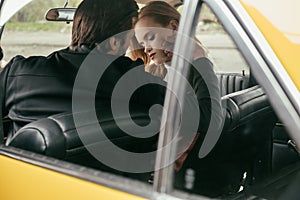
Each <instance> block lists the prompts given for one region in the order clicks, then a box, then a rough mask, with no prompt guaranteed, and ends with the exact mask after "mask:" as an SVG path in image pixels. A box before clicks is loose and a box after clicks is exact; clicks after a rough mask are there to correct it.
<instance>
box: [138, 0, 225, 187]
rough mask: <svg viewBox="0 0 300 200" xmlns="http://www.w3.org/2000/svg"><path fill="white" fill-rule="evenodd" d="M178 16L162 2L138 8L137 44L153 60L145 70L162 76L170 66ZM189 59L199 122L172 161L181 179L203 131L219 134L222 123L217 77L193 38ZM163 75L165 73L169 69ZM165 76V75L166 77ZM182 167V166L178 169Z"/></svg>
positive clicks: (204, 53)
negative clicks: (190, 57) (177, 156)
mask: <svg viewBox="0 0 300 200" xmlns="http://www.w3.org/2000/svg"><path fill="white" fill-rule="evenodd" d="M179 20H180V13H179V12H178V11H177V10H176V9H175V8H173V7H172V6H170V5H169V4H167V3H165V2H161V1H154V2H150V3H149V4H147V5H146V6H145V7H143V8H142V9H141V10H140V13H139V17H138V20H137V22H136V24H135V31H136V39H137V41H138V43H139V45H140V46H142V47H143V48H144V53H146V54H147V55H148V57H150V59H151V61H152V63H154V64H155V65H153V64H152V66H151V64H150V66H151V67H148V68H146V70H147V71H148V72H151V73H153V74H155V75H157V74H158V76H160V77H162V76H164V74H161V73H160V72H163V70H162V69H163V68H166V69H167V70H168V69H169V68H170V63H171V60H172V56H173V53H172V50H173V46H174V42H175V38H176V31H177V30H178V25H179ZM135 55H136V56H137V55H138V54H135ZM192 60H193V62H192V67H191V70H190V72H189V75H188V81H189V84H190V85H191V86H192V88H193V89H194V92H195V94H196V96H197V100H198V105H199V110H200V122H199V127H198V135H197V136H196V137H195V138H194V141H193V142H192V144H191V146H190V147H189V148H188V149H187V150H186V151H185V152H184V153H183V154H182V155H181V156H180V157H179V158H178V159H177V162H176V163H175V164H176V165H175V171H177V172H178V173H179V174H181V175H180V176H181V177H183V179H184V177H185V173H186V172H185V170H186V169H187V166H189V167H192V166H190V163H191V162H192V160H195V159H196V158H198V153H199V149H200V147H201V145H202V142H203V140H204V138H205V137H206V134H207V133H208V135H209V134H218V135H217V138H218V136H219V135H220V133H221V127H222V125H223V120H222V119H223V117H222V109H221V103H220V102H221V101H220V98H221V97H220V90H219V86H218V79H217V77H216V74H215V73H214V70H213V64H212V62H211V61H210V60H209V59H208V58H207V52H206V50H205V48H204V47H203V46H202V45H201V43H200V42H199V41H198V40H196V41H195V50H194V53H193V56H192ZM152 68H154V69H152ZM157 72H158V73H157ZM166 75H167V76H168V72H167V74H166ZM170 78H171V77H170ZM165 80H166V81H167V80H168V79H167V78H165ZM215 136H216V135H215ZM185 165H186V166H185ZM181 168H182V170H180V169H181ZM177 177H178V176H177ZM181 182H182V183H183V182H184V181H181ZM184 185H185V184H184V183H183V185H181V186H182V187H184Z"/></svg>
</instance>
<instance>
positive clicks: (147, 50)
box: [144, 45, 152, 53]
mask: <svg viewBox="0 0 300 200" xmlns="http://www.w3.org/2000/svg"><path fill="white" fill-rule="evenodd" d="M151 50H152V48H151V46H149V45H145V50H144V52H145V53H150V51H151Z"/></svg>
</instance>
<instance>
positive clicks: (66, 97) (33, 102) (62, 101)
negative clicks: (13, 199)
mask: <svg viewBox="0 0 300 200" xmlns="http://www.w3.org/2000/svg"><path fill="white" fill-rule="evenodd" d="M179 19H180V14H179V13H178V11H177V10H176V9H174V8H173V7H172V6H170V5H169V4H167V3H164V2H151V3H149V4H148V5H146V6H145V7H143V8H142V9H141V10H140V12H139V13H138V6H137V4H136V2H135V1H134V0H122V1H120V0H83V1H82V2H81V4H80V5H79V6H78V8H77V10H76V13H75V16H74V21H73V28H72V41H71V44H70V46H69V47H68V48H66V49H62V50H59V51H56V52H53V53H52V54H50V55H49V56H47V57H44V56H31V57H28V58H24V57H23V56H16V57H14V58H13V59H12V60H11V61H10V62H9V63H7V65H6V67H5V68H4V69H3V70H2V72H1V74H0V80H1V86H2V88H1V89H2V91H1V93H2V94H4V98H3V102H2V105H3V108H2V116H8V118H9V119H10V123H9V124H8V127H5V128H6V129H5V130H7V131H6V134H8V137H11V136H12V135H13V134H14V133H15V132H16V131H18V130H19V129H20V128H22V127H23V126H24V125H26V124H28V123H30V122H33V121H36V120H38V119H41V118H45V117H48V116H50V115H53V114H58V113H62V112H66V111H72V97H74V96H73V94H74V91H75V92H76V91H77V94H82V95H81V97H80V96H77V97H76V98H82V99H84V98H85V97H92V98H95V106H96V107H97V106H101V105H105V106H107V108H108V109H110V108H111V106H112V103H111V102H112V98H113V97H116V98H117V99H118V100H124V101H126V98H127V97H125V96H126V87H127V86H128V87H133V86H134V85H136V91H135V92H134V93H133V94H132V96H131V97H130V99H127V100H128V102H129V104H130V105H127V106H134V105H137V106H141V107H144V108H146V109H150V108H151V106H153V105H155V104H160V105H163V103H164V96H165V91H166V82H167V81H168V80H170V79H171V78H172V77H170V76H171V75H172V73H170V72H169V73H168V71H170V65H171V64H170V63H171V60H172V56H173V53H172V50H173V46H174V42H175V38H176V31H177V30H178V25H179ZM134 29H135V31H134ZM159 30H165V31H159ZM129 46H130V48H129V49H131V50H132V51H131V52H129V53H128V51H127V49H128V47H129ZM136 47H138V48H136ZM126 52H127V55H129V56H125V54H126ZM206 54H207V53H206V50H205V48H203V47H202V45H201V43H200V42H199V41H196V42H195V50H194V53H193V55H192V58H193V62H192V65H193V67H192V68H191V70H190V72H189V76H188V77H187V79H188V81H189V84H190V85H191V88H192V89H193V92H194V96H195V97H196V99H197V105H196V106H197V109H199V113H200V118H199V122H198V129H197V132H198V134H196V136H195V137H194V139H193V140H194V141H193V142H191V145H190V146H188V147H186V149H185V151H184V153H182V154H181V155H178V159H177V162H176V165H175V170H176V171H179V170H180V168H181V167H182V164H183V163H184V162H183V161H184V160H186V159H187V157H188V156H190V155H188V153H187V152H190V154H193V153H192V152H191V150H192V149H193V147H197V148H196V150H194V154H195V155H196V154H197V152H198V151H199V147H200V145H201V142H202V141H203V138H204V137H205V134H206V132H207V130H208V128H209V124H210V123H211V120H212V118H213V117H212V113H213V112H214V111H215V112H217V113H221V104H220V92H219V86H218V81H217V77H216V75H215V73H214V70H213V65H212V62H211V61H210V60H209V59H208V58H207V55H206ZM82 68H85V70H82ZM79 73H81V75H80V76H81V77H85V79H84V80H85V81H83V82H84V83H82V84H77V86H78V85H79V86H78V87H76V88H74V84H75V83H76V81H78V80H77V78H78V76H79V75H78V74H79ZM82 73H83V75H82ZM127 73H132V74H131V75H129V77H130V81H129V82H128V83H127V85H126V84H125V85H121V86H120V84H118V82H119V81H120V80H122V78H124V76H127V75H126V74H127ZM96 75H97V76H98V75H101V77H97V78H96V79H97V80H96V83H97V86H96V87H93V86H91V87H90V86H89V84H92V83H93V82H94V83H95V80H94V78H93V77H95V76H96ZM94 83H93V84H94ZM141 84H144V86H143V87H140V86H141ZM132 85H133V86H132ZM116 86H118V87H120V88H121V91H122V88H124V90H123V91H125V93H124V94H123V93H119V94H115V93H114V88H115V87H116ZM93 88H96V89H93ZM82 102H84V100H83V101H82ZM200 119H201V120H200ZM213 121H214V123H217V124H222V123H221V121H222V117H221V115H216V116H215V119H214V120H213ZM192 151H193V150H192Z"/></svg>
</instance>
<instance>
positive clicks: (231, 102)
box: [3, 1, 300, 199]
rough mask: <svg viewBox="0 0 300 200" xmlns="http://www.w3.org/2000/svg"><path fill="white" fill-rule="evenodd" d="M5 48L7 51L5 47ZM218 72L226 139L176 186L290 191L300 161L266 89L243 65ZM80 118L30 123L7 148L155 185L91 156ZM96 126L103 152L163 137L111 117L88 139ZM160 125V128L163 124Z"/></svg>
mask: <svg viewBox="0 0 300 200" xmlns="http://www.w3.org/2000/svg"><path fill="white" fill-rule="evenodd" d="M140 2H141V3H143V2H142V1H140ZM171 3H172V5H175V6H179V4H180V2H178V1H173V2H171ZM202 17H203V16H202ZM204 17H205V16H204ZM60 20H62V19H60ZM68 20H69V19H68ZM62 21H63V20H62ZM65 21H67V20H65ZM202 21H203V20H202ZM57 23H60V22H57ZM68 23H70V21H68ZM213 23H216V22H213ZM220 26H221V25H220ZM200 32H201V31H200ZM224 32H225V31H224ZM200 34H201V33H200ZM199 38H201V35H200V36H199ZM207 48H208V49H209V50H210V51H211V52H212V54H213V52H214V50H213V48H212V49H210V46H209V45H208V47H207ZM3 50H4V52H5V47H3ZM219 50H220V49H216V51H219ZM223 50H224V51H226V49H223ZM216 55H217V54H215V56H216ZM212 57H214V56H212ZM246 65H247V64H246ZM245 71H246V72H245ZM216 74H217V77H218V82H219V86H220V89H221V96H222V98H221V101H222V105H223V107H224V108H225V111H226V115H225V124H224V127H223V129H222V133H221V137H220V138H219V140H218V142H217V144H216V145H215V147H214V148H213V150H212V151H211V152H210V153H209V154H208V156H206V157H205V158H202V159H199V158H196V159H198V160H197V161H196V160H195V163H192V162H191V163H188V164H187V165H186V169H183V170H181V173H178V174H176V175H175V185H174V187H175V188H176V189H178V190H182V191H187V192H190V193H195V194H200V195H205V196H209V197H217V198H224V199H226V198H229V197H230V198H231V199H243V198H244V197H245V196H246V195H247V193H248V194H251V195H252V196H261V195H264V197H265V198H267V199H268V198H270V199H272V198H273V197H274V196H276V195H277V196H279V195H280V194H281V193H280V192H282V191H283V190H285V189H286V184H287V182H288V181H287V180H290V179H292V178H293V177H295V174H293V173H296V171H297V169H299V167H300V165H299V161H300V157H299V154H298V152H297V151H296V149H295V148H294V143H293V141H292V140H291V139H290V138H289V136H288V134H287V131H286V130H285V127H284V124H282V123H281V122H280V121H279V119H278V118H277V116H276V113H275V112H274V111H273V109H272V106H271V105H270V103H269V101H268V96H267V95H266V93H265V92H264V89H263V88H262V87H260V86H259V85H258V84H257V83H256V81H255V77H253V75H252V74H251V70H250V69H248V67H247V66H245V67H244V66H243V67H242V68H241V69H240V72H237V71H233V72H229V71H222V70H221V71H217V72H216ZM99 109H100V110H101V108H99ZM80 114H82V113H76V114H74V113H72V112H67V113H60V114H56V115H53V116H49V117H47V118H44V119H41V120H38V121H35V122H33V123H30V124H28V125H26V126H24V127H23V128H21V129H20V130H19V131H18V132H17V133H16V134H15V135H14V136H12V137H11V136H8V137H7V138H6V145H7V146H12V147H16V148H20V149H23V150H28V151H30V152H35V153H38V154H42V155H46V156H49V157H54V158H57V159H60V160H64V161H67V162H71V163H75V164H79V165H82V166H86V167H90V168H93V169H99V170H101V171H105V172H111V173H114V174H118V175H122V176H125V177H129V178H133V179H137V180H140V181H143V182H145V183H149V184H151V180H152V179H153V173H152V172H149V173H143V174H134V173H127V172H120V171H118V170H115V169H112V168H110V167H108V166H106V165H105V164H103V163H101V162H100V161H99V160H97V159H96V158H95V157H94V156H93V155H91V154H90V152H89V151H88V150H87V149H86V146H85V145H87V144H83V143H82V141H81V139H80V135H79V134H78V131H77V130H78V129H79V128H81V127H76V126H75V124H74V115H80ZM119 117H120V120H121V121H122V123H123V125H125V126H130V124H131V120H134V121H135V122H136V123H137V124H141V125H145V124H148V123H149V115H148V113H147V112H145V111H144V110H142V109H137V110H132V112H131V118H128V117H127V116H126V114H124V116H119ZM95 124H100V125H101V127H102V129H103V131H104V132H105V133H106V136H107V137H103V138H102V140H98V141H97V142H95V141H91V143H90V144H88V145H94V146H95V147H97V146H99V148H100V146H102V147H103V146H105V145H106V143H107V142H108V140H109V141H110V142H113V143H114V144H116V145H118V146H120V147H121V148H123V149H126V150H129V151H132V152H149V151H155V150H156V147H157V144H156V143H157V136H158V134H157V135H156V136H153V137H150V138H143V139H141V138H135V137H132V136H130V135H128V134H126V133H124V131H122V130H121V129H120V128H119V127H118V126H117V125H116V122H115V121H114V119H113V118H112V117H111V116H110V115H109V114H106V113H104V114H103V116H102V118H101V120H100V121H90V122H89V123H87V124H82V125H81V126H82V127H83V128H85V130H88V132H86V134H87V135H89V134H90V135H91V136H93V134H97V130H96V129H95ZM157 125H158V126H159V122H157ZM87 127H88V128H87ZM145 134H146V133H145ZM151 162H153V161H149V165H150V164H151ZM291 168H292V169H294V170H291ZM188 169H193V170H197V171H198V172H199V175H200V177H201V178H199V179H196V182H195V187H194V188H197V189H190V188H187V187H186V186H185V185H184V184H183V183H184V181H183V180H184V179H185V178H186V177H185V175H186V174H185V170H188ZM278 177H279V178H278ZM280 177H281V178H280ZM282 177H286V179H282ZM278 180H280V181H279V182H278ZM298 180H300V179H298ZM280 184H281V185H283V186H282V187H281V186H280ZM275 187H279V190H276V191H275V192H274V188H275ZM293 187H296V186H293ZM199 188H202V189H199ZM262 188H263V189H262Z"/></svg>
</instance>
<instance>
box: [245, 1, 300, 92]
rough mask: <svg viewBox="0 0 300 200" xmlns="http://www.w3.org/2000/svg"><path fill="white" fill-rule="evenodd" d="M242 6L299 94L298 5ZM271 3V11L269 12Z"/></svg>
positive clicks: (251, 3) (258, 3) (266, 3)
mask: <svg viewBox="0 0 300 200" xmlns="http://www.w3.org/2000/svg"><path fill="white" fill-rule="evenodd" d="M241 2H242V5H243V6H244V8H245V9H246V11H247V13H248V14H249V15H250V17H251V18H252V19H253V21H254V23H255V24H256V26H257V27H258V28H259V30H260V31H261V32H262V34H263V35H264V37H265V38H266V40H267V41H268V43H269V44H270V46H271V48H272V49H273V51H274V52H275V54H276V55H277V57H278V59H279V60H280V62H281V64H282V65H283V66H284V68H285V69H286V71H287V72H288V74H289V75H290V77H291V79H292V80H293V82H294V83H295V85H296V86H297V88H298V90H300V26H299V23H296V21H297V19H300V12H299V9H298V8H299V7H300V1H299V0H287V1H285V2H284V4H282V1H280V0H272V1H259V0H242V1H241ZM270 3H271V4H272V9H269V6H270Z"/></svg>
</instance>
